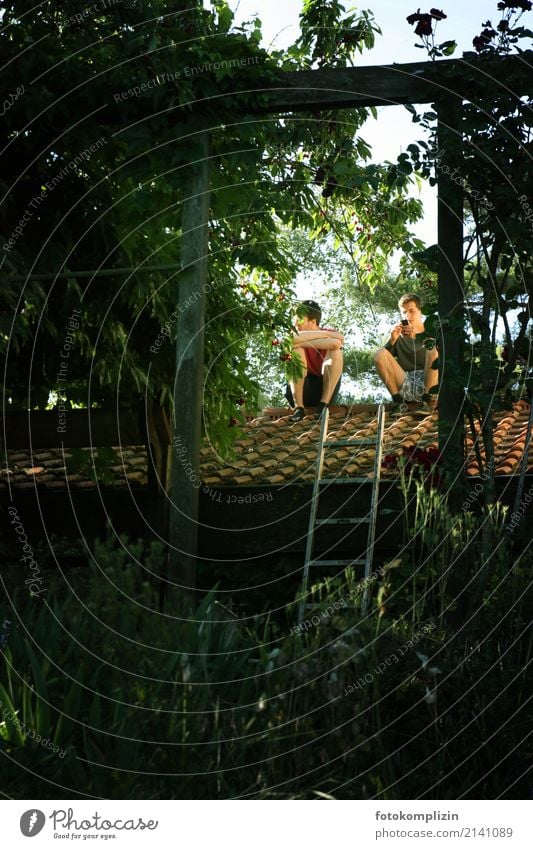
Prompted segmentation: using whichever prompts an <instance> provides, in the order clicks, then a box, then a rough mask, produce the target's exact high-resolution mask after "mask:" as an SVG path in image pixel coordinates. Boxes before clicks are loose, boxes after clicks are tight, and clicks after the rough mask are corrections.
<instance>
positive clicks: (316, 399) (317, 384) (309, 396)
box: [285, 374, 342, 407]
mask: <svg viewBox="0 0 533 849" xmlns="http://www.w3.org/2000/svg"><path fill="white" fill-rule="evenodd" d="M341 379H342V378H340V379H339V382H338V383H337V385H336V387H335V389H334V391H333V395H332V396H331V401H330V404H333V402H334V401H335V398H336V397H337V395H338V394H339V389H340V388H341ZM322 380H323V378H322V375H321V374H308V375H307V376H306V378H305V381H304V407H317V406H318V404H319V403H320V397H321V395H322ZM285 398H286V399H287V401H288V402H289V404H290V406H291V407H294V397H293V394H292V391H291V387H290V386H289V385H287V388H286V390H285Z"/></svg>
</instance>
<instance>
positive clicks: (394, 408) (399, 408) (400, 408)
mask: <svg viewBox="0 0 533 849" xmlns="http://www.w3.org/2000/svg"><path fill="white" fill-rule="evenodd" d="M407 409H408V408H407V404H406V403H405V402H404V401H393V402H392V404H391V405H390V407H388V408H387V412H388V414H389V416H403V415H404V413H406V412H407Z"/></svg>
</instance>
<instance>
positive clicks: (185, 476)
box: [168, 131, 210, 597]
mask: <svg viewBox="0 0 533 849" xmlns="http://www.w3.org/2000/svg"><path fill="white" fill-rule="evenodd" d="M194 139H195V142H196V144H195V148H196V150H197V153H196V157H195V161H194V162H192V163H191V165H190V169H189V171H190V175H189V180H188V186H189V189H188V191H187V192H186V198H185V201H184V203H183V212H182V238H181V260H182V268H183V271H182V273H181V274H180V277H179V292H178V304H177V306H178V310H179V315H178V321H177V326H176V374H175V383H174V393H173V395H174V421H173V440H172V461H171V503H170V511H169V543H170V553H169V564H168V565H169V568H168V577H169V580H170V581H172V582H174V583H175V584H176V585H177V587H176V588H175V589H174V590H173V591H172V588H169V595H170V597H172V596H173V595H174V596H175V595H176V593H179V592H180V588H183V590H185V591H186V590H187V589H194V586H195V576H196V553H197V538H198V495H199V484H200V480H199V476H198V468H199V457H200V438H201V428H202V392H203V381H204V325H205V296H206V281H207V256H208V214H209V197H210V169H209V161H208V159H209V137H208V134H207V132H205V131H201V132H199V133H198V134H197V135H195V136H194Z"/></svg>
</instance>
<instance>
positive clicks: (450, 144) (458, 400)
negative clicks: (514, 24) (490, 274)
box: [437, 96, 464, 500]
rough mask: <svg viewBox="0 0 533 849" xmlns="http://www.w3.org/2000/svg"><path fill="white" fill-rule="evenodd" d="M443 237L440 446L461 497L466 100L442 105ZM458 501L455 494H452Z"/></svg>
mask: <svg viewBox="0 0 533 849" xmlns="http://www.w3.org/2000/svg"><path fill="white" fill-rule="evenodd" d="M438 115H439V125H438V145H439V155H438V160H437V178H438V240H439V318H440V322H441V333H440V346H439V382H440V389H439V448H440V450H441V452H442V454H443V457H444V467H445V470H446V472H447V483H448V486H449V487H450V491H451V492H457V493H458V496H459V497H460V491H461V486H460V483H461V476H462V469H463V464H464V421H463V418H464V416H463V405H464V386H463V381H464V377H463V375H464V368H463V364H464V262H463V191H462V188H461V185H460V181H459V180H458V181H454V180H453V171H454V168H456V163H457V157H454V156H453V155H452V152H453V151H458V150H460V151H461V153H462V133H461V99H460V98H458V97H457V96H452V97H446V98H443V99H442V100H441V101H439V104H438ZM452 500H453V499H452Z"/></svg>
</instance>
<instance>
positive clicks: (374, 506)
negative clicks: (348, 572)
mask: <svg viewBox="0 0 533 849" xmlns="http://www.w3.org/2000/svg"><path fill="white" fill-rule="evenodd" d="M384 422H385V411H384V407H383V404H380V405H379V407H378V415H377V432H376V453H375V456H374V475H373V482H372V495H371V501H370V524H369V527H368V538H367V548H366V556H365V574H364V580H365V589H364V592H363V598H362V604H361V608H362V611H363V614H364V613H366V610H367V606H368V585H367V581H368V580H369V578H370V572H371V569H372V563H373V560H374V544H375V540H376V521H377V512H378V501H379V484H380V481H381V459H382V455H383V431H384Z"/></svg>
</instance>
